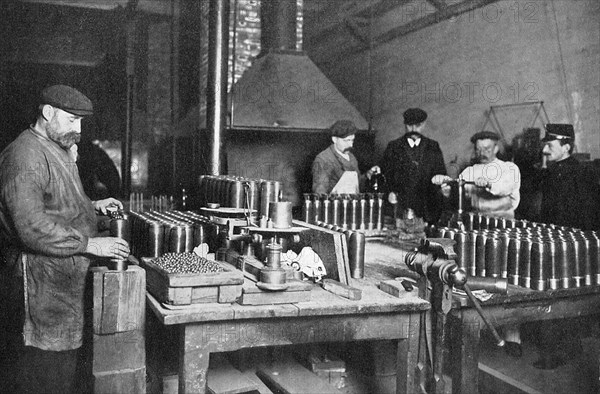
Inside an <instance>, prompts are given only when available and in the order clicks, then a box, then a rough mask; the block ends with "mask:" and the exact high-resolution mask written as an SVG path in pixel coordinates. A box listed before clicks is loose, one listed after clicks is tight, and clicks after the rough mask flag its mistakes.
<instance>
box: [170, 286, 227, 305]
mask: <svg viewBox="0 0 600 394" xmlns="http://www.w3.org/2000/svg"><path fill="white" fill-rule="evenodd" d="M174 289H183V287H175V288H174ZM186 289H191V299H190V300H189V301H188V302H186V304H202V303H207V302H217V301H218V300H219V286H210V287H186ZM173 305H177V304H175V303H173Z"/></svg>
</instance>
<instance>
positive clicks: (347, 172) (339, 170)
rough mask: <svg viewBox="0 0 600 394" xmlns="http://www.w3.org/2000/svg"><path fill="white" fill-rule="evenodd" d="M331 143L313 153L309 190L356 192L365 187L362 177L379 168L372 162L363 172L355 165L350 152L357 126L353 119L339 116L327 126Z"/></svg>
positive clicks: (368, 176)
mask: <svg viewBox="0 0 600 394" xmlns="http://www.w3.org/2000/svg"><path fill="white" fill-rule="evenodd" d="M329 132H330V134H331V142H332V143H331V145H329V147H328V148H327V149H325V150H324V151H322V152H321V153H319V154H318V155H317V157H315V160H314V161H313V165H312V176H313V184H312V192H313V193H317V194H329V193H337V194H342V193H348V194H355V193H359V192H360V191H362V190H363V189H364V183H365V179H370V178H371V175H373V174H374V173H377V172H379V171H380V170H379V167H377V166H374V167H372V168H371V169H369V171H367V172H366V173H365V174H361V173H360V170H359V168H358V160H356V157H355V156H354V155H353V154H352V146H353V145H354V138H355V137H356V133H357V132H358V130H357V129H356V126H355V125H354V123H353V122H352V121H349V120H338V121H337V122H335V123H334V124H333V125H332V126H331V128H330V129H329Z"/></svg>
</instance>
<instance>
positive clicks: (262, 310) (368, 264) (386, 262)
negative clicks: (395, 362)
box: [147, 240, 430, 325]
mask: <svg viewBox="0 0 600 394" xmlns="http://www.w3.org/2000/svg"><path fill="white" fill-rule="evenodd" d="M405 254H406V251H403V250H402V249H401V248H397V247H391V246H389V245H386V244H384V243H383V242H378V241H377V240H369V241H367V243H366V245H365V277H364V278H363V279H351V282H350V285H351V286H353V287H356V288H358V289H360V290H361V291H362V298H361V299H360V300H357V301H353V300H348V299H346V298H343V297H340V296H338V295H335V294H333V293H330V292H328V291H326V290H324V289H323V288H321V287H320V286H318V285H314V286H313V287H312V289H311V297H310V299H311V300H310V301H307V302H299V303H295V304H270V305H239V304H237V303H233V304H218V303H207V304H194V305H191V306H185V307H172V308H171V307H168V306H164V305H162V304H161V303H159V302H158V301H157V300H156V299H155V298H154V297H153V296H152V295H150V294H149V293H148V294H147V300H148V304H149V306H150V308H151V309H152V311H153V312H154V314H155V315H156V316H157V317H158V319H159V320H160V321H161V322H162V323H163V324H165V325H175V324H186V323H193V322H207V321H223V320H236V321H239V320H244V319H257V318H285V317H300V316H306V317H318V316H332V315H336V316H340V315H357V314H365V315H369V314H378V313H398V312H405V313H416V312H420V311H425V310H428V309H429V308H430V304H429V303H428V302H427V301H425V300H422V299H420V298H419V297H418V295H417V291H416V290H415V291H412V292H404V293H401V294H400V295H399V296H398V297H394V296H391V295H389V294H387V293H385V292H383V291H381V290H380V289H379V287H378V285H379V283H380V282H381V281H383V280H390V279H394V278H396V277H399V276H406V274H407V273H408V269H407V268H406V266H405V265H404V255H405Z"/></svg>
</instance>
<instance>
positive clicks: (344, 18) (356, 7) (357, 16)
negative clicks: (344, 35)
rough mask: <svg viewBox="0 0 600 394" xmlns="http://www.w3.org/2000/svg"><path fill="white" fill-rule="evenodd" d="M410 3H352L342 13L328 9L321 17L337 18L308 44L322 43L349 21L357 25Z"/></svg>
mask: <svg viewBox="0 0 600 394" xmlns="http://www.w3.org/2000/svg"><path fill="white" fill-rule="evenodd" d="M409 1H410V0H367V1H359V2H354V3H352V6H350V7H346V8H345V9H343V10H341V11H340V10H337V11H335V12H328V10H327V9H326V10H324V11H323V12H322V14H321V15H336V16H337V18H336V19H335V20H333V21H331V22H329V23H327V24H326V25H325V26H323V27H322V28H320V29H319V30H318V31H317V32H316V33H315V34H311V35H310V36H309V37H308V40H307V44H308V45H309V46H310V45H312V44H315V43H317V42H319V41H321V40H322V39H323V37H325V36H328V35H330V34H332V33H333V32H335V31H336V30H337V29H339V28H340V27H344V26H346V25H347V24H348V21H349V20H350V21H352V22H351V23H355V22H357V21H358V20H361V19H363V18H370V17H374V18H376V17H380V16H382V15H384V14H386V13H388V12H390V11H393V10H394V9H396V8H398V7H401V6H402V5H404V4H405V3H408V2H409ZM334 4H336V3H334ZM315 27H316V26H315Z"/></svg>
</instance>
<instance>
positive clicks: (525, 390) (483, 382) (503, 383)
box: [478, 363, 542, 394]
mask: <svg viewBox="0 0 600 394" xmlns="http://www.w3.org/2000/svg"><path fill="white" fill-rule="evenodd" d="M478 365H479V387H480V390H481V388H483V387H493V388H494V391H495V392H500V393H519V394H542V393H541V392H540V391H538V390H536V389H535V388H533V387H531V386H528V385H527V384H525V383H523V382H520V381H518V380H515V379H513V378H511V377H510V376H508V375H505V374H503V373H502V372H500V371H498V370H496V369H493V368H491V367H489V366H487V365H485V364H482V363H479V364H478Z"/></svg>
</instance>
